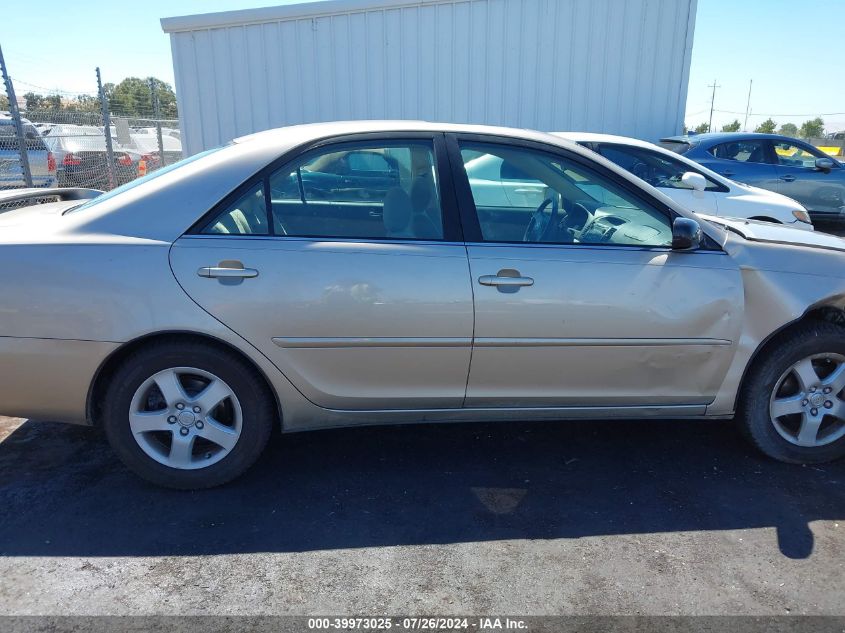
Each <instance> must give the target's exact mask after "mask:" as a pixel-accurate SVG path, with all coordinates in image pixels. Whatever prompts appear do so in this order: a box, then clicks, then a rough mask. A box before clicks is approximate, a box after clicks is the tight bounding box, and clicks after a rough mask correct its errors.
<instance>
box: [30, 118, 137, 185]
mask: <svg viewBox="0 0 845 633" xmlns="http://www.w3.org/2000/svg"><path fill="white" fill-rule="evenodd" d="M44 141H45V142H46V143H47V145H48V146H49V147H50V149H51V150H52V152H53V155H54V156H55V159H56V163H57V164H56V168H57V176H58V180H59V186H60V187H91V188H95V189H105V188H108V185H109V176H108V170H107V165H108V154H107V152H106V139H105V137H104V136H103V133H102V131H100V129H99V128H97V127H94V126H93V125H64V124H63V125H56V126H54V127H53V128H52V129H51V130H50V131H49V132H48V133H47V134H46V135H45V136H44ZM114 167H115V170H114V173H115V179H116V181H117V182H116V183H115V184H118V185H120V184H123V183H126V182H129V181H130V180H132V179H134V178H135V177H137V175H138V168H137V163H136V161H133V159H132V157H131V156H130V155H129V154H128V153H127V152H125V151H121V149H120V148H119V147H117V146H115V147H114Z"/></svg>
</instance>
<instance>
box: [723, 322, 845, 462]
mask: <svg viewBox="0 0 845 633" xmlns="http://www.w3.org/2000/svg"><path fill="white" fill-rule="evenodd" d="M808 362H809V364H810V369H809V370H807V363H808ZM796 367H800V369H801V371H800V372H799V370H798V369H796ZM809 372H812V374H811V373H809ZM801 376H804V378H801ZM812 376H815V378H817V379H818V380H817V381H815V382H814V380H815V378H812ZM807 383H811V384H807ZM842 386H845V328H842V327H840V326H838V325H834V324H833V323H828V322H826V321H814V322H812V323H808V324H806V325H802V326H799V327H798V328H796V329H795V330H794V331H792V332H791V333H789V334H788V335H787V336H786V337H785V338H783V339H781V340H779V341H777V342H776V343H775V344H774V345H770V346H769V348H768V349H766V350H764V351H763V352H762V354H761V356H760V358H758V359H757V360H756V361H755V363H754V365H753V366H752V368H751V369H750V370H749V375H748V377H747V379H746V381H745V384H744V385H743V388H742V392H741V394H740V408H739V416H738V422H739V423H740V428H741V430H742V432H743V434H744V435H745V436H746V437H747V438H748V439H749V440H750V441H751V443H752V444H753V445H754V446H756V447H757V448H758V449H759V450H760V451H762V452H763V453H764V454H766V455H768V456H769V457H771V458H773V459H776V460H778V461H781V462H787V463H793V464H817V463H823V462H829V461H833V460H835V459H839V458H841V457H843V456H845V420H840V418H838V417H836V415H842V416H845V400H843V398H842V395H843V389H842ZM826 390H829V391H830V393H829V394H826V393H825V391H826ZM811 399H812V400H811ZM775 401H777V402H775ZM828 405H830V407H829V408H828ZM793 409H794V410H795V411H797V412H796V413H790V412H791V411H793ZM814 411H815V413H813V412H814ZM780 412H787V414H786V415H782V416H778V415H776V414H777V413H780ZM834 414H835V415H834ZM819 420H821V422H820V424H819ZM805 425H806V429H807V430H806V434H805V432H804V429H805ZM814 429H815V431H814ZM814 433H815V434H814ZM812 438H815V439H812ZM810 440H812V441H810Z"/></svg>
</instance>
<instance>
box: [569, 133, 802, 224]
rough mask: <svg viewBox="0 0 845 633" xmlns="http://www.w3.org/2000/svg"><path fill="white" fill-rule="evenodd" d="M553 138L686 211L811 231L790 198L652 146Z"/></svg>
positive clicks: (589, 137) (607, 138)
mask: <svg viewBox="0 0 845 633" xmlns="http://www.w3.org/2000/svg"><path fill="white" fill-rule="evenodd" d="M554 134H555V136H560V137H561V138H566V139H569V140H570V141H575V142H576V143H578V144H580V145H583V146H584V147H587V148H589V149H591V150H593V151H595V152H598V153H599V154H601V155H602V156H604V157H605V158H607V159H608V160H610V161H613V162H614V163H616V164H617V165H619V166H620V167H622V168H623V169H625V170H627V171H629V172H631V173H632V174H634V175H635V176H637V177H638V178H641V179H642V180H645V181H646V182H647V183H648V184H650V185H651V186H652V187H657V188H658V189H660V190H661V191H662V192H663V193H665V194H666V195H667V196H669V197H670V198H672V199H673V200H675V201H677V202H679V203H680V204H682V205H684V206H685V207H686V208H687V209H689V210H690V211H695V212H696V213H706V214H708V215H721V216H727V217H732V218H749V219H752V220H763V221H766V222H779V223H781V224H789V225H790V226H793V227H794V228H797V229H805V230H812V228H813V225H812V223H811V222H810V216H809V215H808V213H807V210H806V209H804V207H802V206H801V205H800V204H798V203H797V202H796V201H795V200H792V199H790V198H787V197H786V196H782V195H779V194H777V193H774V192H771V191H766V190H765V189H759V188H757V187H750V186H748V185H743V184H741V183H738V182H734V181H733V180H729V179H728V178H725V177H723V176H720V175H719V174H717V173H715V172H713V171H711V170H710V169H707V168H706V167H702V166H701V165H699V164H697V163H695V162H693V161H692V160H689V159H688V158H686V157H685V156H679V155H678V154H676V153H674V152H671V151H669V150H666V149H663V148H662V147H658V146H657V145H654V144H652V143H646V142H645V141H640V140H637V139H632V138H626V137H624V136H612V135H610V134H589V133H585V132H555V133H554Z"/></svg>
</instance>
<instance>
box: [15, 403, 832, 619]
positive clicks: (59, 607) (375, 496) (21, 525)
mask: <svg viewBox="0 0 845 633" xmlns="http://www.w3.org/2000/svg"><path fill="white" fill-rule="evenodd" d="M271 444H272V445H271V447H270V449H269V450H268V451H267V453H266V454H265V456H264V457H263V458H262V459H261V461H260V462H259V464H258V465H257V466H256V467H255V468H253V469H252V470H251V471H250V472H249V473H248V474H247V475H246V476H245V477H243V478H241V479H240V480H238V481H237V482H235V483H233V484H231V485H229V486H226V487H224V488H220V489H216V490H210V491H204V492H197V493H184V492H173V491H165V490H160V489H156V488H154V487H152V486H149V485H147V484H145V483H143V482H141V481H139V480H138V479H136V478H135V477H134V476H133V475H131V474H130V473H129V472H127V471H126V470H125V469H124V468H123V466H122V465H121V464H120V463H119V462H118V461H117V460H116V459H115V458H114V457H113V456H112V454H111V452H110V450H109V448H108V446H107V445H106V443H105V441H104V439H103V437H102V435H101V434H100V433H99V432H98V431H97V430H95V429H89V428H82V427H73V426H65V425H60V424H52V423H33V422H24V421H22V420H13V419H10V418H0V504H2V508H3V511H2V513H0V613H6V614H9V613H11V614H56V613H71V614H129V613H133V614H159V613H165V614H193V613H203V614H224V613H225V614H313V613H323V614H328V613H331V614H349V613H357V614H376V613H390V614H458V613H465V614H467V613H490V612H496V613H510V614H535V615H539V614H549V613H567V614H568V613H578V614H596V613H602V614H616V613H627V614H702V613H707V614H735V613H745V614H786V613H792V614H796V613H808V614H840V615H841V614H845V603H844V602H843V600H842V596H843V595H845V462H838V463H835V464H828V465H824V466H820V467H800V466H788V465H784V464H779V463H775V462H772V461H769V460H767V459H765V458H763V457H760V456H758V455H757V454H756V453H754V452H753V451H751V450H750V449H749V448H748V447H747V446H746V444H745V443H744V442H743V441H742V440H741V439H740V438H739V437H738V436H737V434H736V433H735V432H734V430H733V428H732V427H731V424H730V423H728V422H713V423H702V422H687V421H678V422H673V421H644V422H572V423H561V424H553V423H543V424H535V423H532V424H512V425H509V424H506V423H499V424H489V425H479V424H474V425H439V426H427V427H423V426H413V427H390V428H370V429H356V430H343V431H325V432H317V433H310V434H300V435H289V436H284V437H276V438H274V439H273V440H272V442H271Z"/></svg>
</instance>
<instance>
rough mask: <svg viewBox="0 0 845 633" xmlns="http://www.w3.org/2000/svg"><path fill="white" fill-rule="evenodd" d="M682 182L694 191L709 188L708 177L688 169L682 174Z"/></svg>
mask: <svg viewBox="0 0 845 633" xmlns="http://www.w3.org/2000/svg"><path fill="white" fill-rule="evenodd" d="M681 182H682V183H684V184H685V185H686V186H687V187H689V188H690V189H692V190H693V191H704V190H705V189H706V188H707V179H706V178H705V177H704V176H702V175H701V174H697V173H695V172H694V171H688V172H686V173H685V174H684V175H683V176H681Z"/></svg>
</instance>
